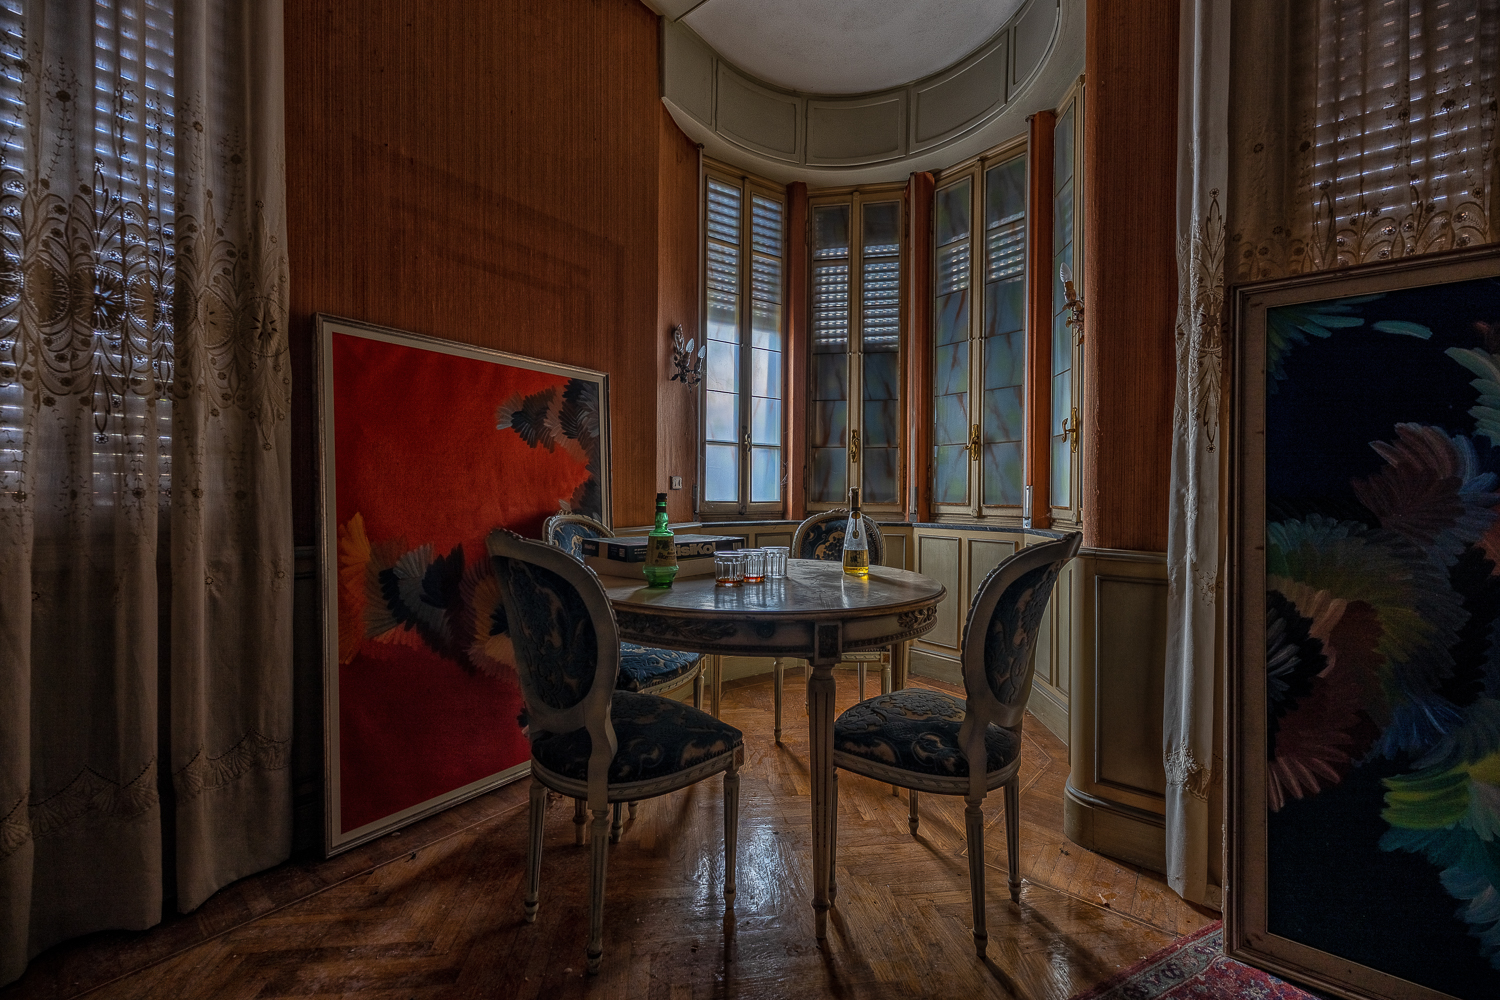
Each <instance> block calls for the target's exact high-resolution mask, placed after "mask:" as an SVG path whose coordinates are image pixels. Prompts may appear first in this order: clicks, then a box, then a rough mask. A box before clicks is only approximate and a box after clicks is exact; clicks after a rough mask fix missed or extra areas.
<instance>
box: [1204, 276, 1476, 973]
mask: <svg viewBox="0 0 1500 1000" xmlns="http://www.w3.org/2000/svg"><path fill="white" fill-rule="evenodd" d="M1235 309H1236V341H1237V347H1236V377H1235V386H1236V389H1235V392H1236V399H1235V407H1234V410H1235V427H1234V434H1235V436H1234V442H1235V444H1234V455H1233V479H1234V484H1233V485H1234V489H1233V505H1234V509H1233V518H1232V523H1233V529H1232V530H1233V537H1232V540H1231V546H1232V554H1233V560H1234V563H1233V565H1234V569H1233V577H1232V578H1233V583H1232V587H1233V593H1232V601H1233V604H1232V608H1233V612H1232V616H1231V621H1232V632H1231V657H1230V662H1231V676H1230V684H1229V691H1230V700H1231V705H1230V712H1229V723H1230V737H1229V738H1230V752H1231V755H1232V757H1231V767H1230V771H1229V773H1230V781H1231V788H1230V795H1229V799H1230V810H1231V816H1230V840H1229V866H1230V881H1229V887H1230V893H1229V896H1228V900H1227V902H1228V909H1227V910H1226V913H1225V920H1226V935H1225V947H1226V951H1227V952H1228V953H1229V954H1231V955H1233V956H1234V957H1235V958H1238V959H1240V960H1242V961H1245V962H1247V963H1250V964H1253V965H1258V966H1261V967H1263V968H1266V969H1270V970H1272V971H1274V972H1277V973H1279V974H1282V975H1284V976H1286V977H1288V978H1290V979H1294V980H1298V981H1300V982H1303V983H1306V984H1308V985H1310V986H1312V987H1314V988H1317V989H1321V990H1324V991H1326V992H1329V993H1332V994H1337V995H1339V996H1345V997H1355V998H1367V997H1382V998H1385V997H1389V998H1396V997H1401V998H1438V997H1458V998H1463V1000H1481V998H1493V997H1500V516H1497V515H1500V251H1497V250H1496V249H1484V250H1479V251H1464V252H1460V253H1454V254H1444V255H1440V256H1433V257H1431V258H1423V259H1419V260H1413V261H1405V262H1401V263H1398V264H1388V265H1377V266H1372V267H1368V268H1364V267H1362V268H1352V269H1348V270H1343V271H1336V272H1332V273H1324V274H1318V275H1314V276H1308V277H1303V278H1297V279H1290V280H1286V281H1280V282H1276V283H1267V284H1260V285H1254V286H1245V287H1242V288H1241V289H1239V290H1238V291H1237V294H1236V303H1235Z"/></svg>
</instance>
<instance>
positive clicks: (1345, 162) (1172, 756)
mask: <svg viewBox="0 0 1500 1000" xmlns="http://www.w3.org/2000/svg"><path fill="white" fill-rule="evenodd" d="M1181 37H1182V53H1181V58H1182V76H1181V80H1182V84H1181V86H1182V94H1181V108H1180V115H1179V122H1178V130H1179V135H1180V136H1181V152H1180V155H1179V171H1178V203H1179V208H1178V235H1179V243H1178V261H1179V273H1180V278H1179V289H1178V300H1179V316H1178V324H1177V405H1176V412H1175V415H1174V418H1173V440H1172V449H1173V451H1172V455H1173V459H1172V507H1171V509H1170V510H1169V512H1168V522H1169V534H1168V547H1167V559H1168V574H1169V598H1168V652H1167V664H1166V704H1165V718H1164V722H1165V732H1164V746H1163V753H1164V763H1165V766H1166V773H1167V799H1166V802H1167V869H1168V871H1167V875H1168V880H1169V881H1170V883H1171V885H1172V887H1173V888H1174V889H1176V890H1177V891H1178V892H1179V893H1181V894H1182V895H1183V896H1184V897H1186V898H1187V899H1190V900H1193V901H1195V902H1200V903H1210V904H1216V897H1217V886H1216V885H1215V884H1214V876H1215V873H1216V870H1217V869H1218V864H1217V861H1218V858H1219V857H1220V856H1221V851H1222V846H1223V837H1224V831H1223V828H1222V821H1221V817H1222V809H1221V808H1219V809H1216V808H1213V803H1214V802H1215V801H1217V800H1218V797H1219V796H1220V795H1221V794H1222V775H1221V773H1220V772H1221V770H1222V768H1221V765H1220V760H1219V756H1218V754H1217V752H1216V750H1217V747H1218V746H1219V743H1220V740H1221V738H1222V736H1221V733H1222V719H1220V718H1219V715H1220V713H1219V712H1218V710H1217V709H1218V706H1220V705H1221V704H1222V680H1223V672H1222V666H1223V662H1222V657H1223V635H1224V633H1223V630H1224V625H1225V619H1224V612H1225V610H1226V609H1225V608H1224V607H1223V603H1222V601H1221V600H1220V596H1221V595H1222V593H1223V565H1224V541H1225V529H1226V527H1227V520H1226V507H1225V501H1226V499H1227V498H1226V496H1225V495H1224V492H1223V490H1222V486H1223V484H1224V482H1225V480H1226V472H1227V460H1226V456H1225V455H1224V454H1223V449H1222V448H1221V447H1220V445H1221V443H1222V433H1221V427H1222V426H1223V424H1222V416H1223V409H1224V406H1225V404H1226V401H1225V399H1224V396H1223V394H1222V393H1221V391H1220V384H1221V378H1222V372H1223V371H1224V361H1225V354H1226V350H1225V349H1226V346H1227V345H1226V344H1225V341H1224V337H1223V330H1224V329H1225V323H1227V322H1230V321H1231V320H1232V317H1229V316H1227V315H1226V314H1225V309H1226V306H1227V303H1228V297H1227V296H1226V293H1225V288H1226V282H1227V283H1229V284H1231V285H1232V284H1234V283H1238V282H1246V281H1258V280H1262V279H1267V278H1277V277H1285V276H1287V275H1292V274H1300V273H1304V272H1310V271H1319V270H1324V269H1329V268H1335V267H1347V266H1350V265H1354V264H1363V263H1366V262H1370V261H1384V260H1391V259H1397V258H1401V257H1408V256H1415V255H1419V254H1426V253H1433V252H1437V251H1440V250H1448V249H1454V248H1459V247H1466V246H1475V245H1478V244H1482V243H1487V242H1490V241H1491V240H1492V239H1493V238H1494V232H1493V230H1492V228H1491V222H1490V220H1491V219H1494V218H1495V216H1496V212H1497V209H1500V206H1497V204H1496V198H1497V196H1500V178H1497V166H1496V163H1497V161H1496V150H1495V119H1496V96H1497V87H1496V83H1497V79H1496V78H1497V75H1500V0H1279V2H1265V0H1254V2H1251V0H1183V4H1182V34H1181Z"/></svg>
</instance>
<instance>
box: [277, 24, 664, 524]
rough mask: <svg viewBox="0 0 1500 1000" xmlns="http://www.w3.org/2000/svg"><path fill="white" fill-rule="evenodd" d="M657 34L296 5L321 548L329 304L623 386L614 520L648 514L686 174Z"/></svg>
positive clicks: (309, 416) (293, 200) (294, 86)
mask: <svg viewBox="0 0 1500 1000" xmlns="http://www.w3.org/2000/svg"><path fill="white" fill-rule="evenodd" d="M657 39H658V36H657V18H656V16H655V15H653V14H652V13H651V11H650V10H648V9H647V8H646V7H645V6H644V5H642V4H640V3H638V2H636V0H556V2H553V3H546V4H540V3H532V4H517V3H506V4H495V3H492V2H489V0H452V2H450V3H448V4H445V5H444V7H443V16H441V17H434V16H432V12H431V11H430V9H429V8H428V7H426V6H425V5H423V4H420V3H417V2H415V0H369V2H366V3H362V4H358V5H345V4H334V3H309V4H291V5H289V6H288V8H287V12H286V72H287V87H286V94H287V97H286V121H287V195H288V207H289V212H288V218H289V220H290V221H289V226H288V230H289V232H288V235H289V243H290V246H289V248H288V250H289V258H290V264H291V322H292V327H291V336H292V347H293V351H294V354H295V359H296V363H297V367H296V369H295V374H296V387H297V388H296V392H295V396H294V414H293V419H294V467H295V469H296V470H297V479H296V486H295V519H296V520H295V523H296V529H297V540H298V541H299V542H301V543H308V542H311V541H313V540H314V538H315V537H316V528H315V524H314V508H315V499H314V498H315V490H316V481H315V478H314V473H313V468H314V465H313V462H314V459H313V455H314V450H313V449H314V446H315V441H316V438H315V428H314V426H313V421H314V414H315V406H314V399H315V396H314V394H313V387H312V383H311V380H310V371H309V369H310V357H311V352H312V337H313V318H312V317H313V315H314V313H317V312H327V313H332V314H335V315H340V316H347V317H350V318H352V319H359V320H366V321H370V322H374V323H379V324H384V325H387V326H393V327H398V328H401V329H406V330H413V331H416V332H419V333H425V334H430V335H433V336H439V337H446V338H451V339H454V340H459V341H464V342H468V343H474V344H480V345H483V346H486V347H494V348H499V349H502V350H507V351H513V352H515V353H518V354H524V355H529V356H532V357H538V358H544V359H547V360H551V361H559V362H566V363H570V364H576V365H582V366H586V367H589V368H595V369H600V370H603V371H606V372H608V373H609V375H610V391H611V415H612V419H613V440H612V459H613V483H612V486H613V493H614V518H615V521H616V522H617V523H621V524H640V523H644V522H646V521H648V520H649V518H650V514H651V506H652V500H653V495H654V493H655V492H656V477H657V473H658V458H657V449H656V437H657V421H658V413H657V407H658V397H659V395H660V394H661V390H662V386H661V382H662V380H663V379H664V378H665V375H664V374H663V373H662V368H661V366H660V358H661V355H660V353H659V343H660V337H659V336H658V333H657V330H656V325H657V322H658V311H657V298H658V295H659V293H660V291H661V282H660V281H659V280H658V268H659V249H660V246H659V245H660V239H661V234H660V227H661V226H662V225H663V221H664V220H663V217H662V214H663V212H664V211H666V209H661V208H660V207H659V204H658V194H659V187H660V185H661V183H662V179H661V178H662V176H663V174H666V175H668V176H670V177H672V178H676V177H677V164H676V161H675V160H672V161H671V163H670V166H669V164H668V163H667V162H665V161H664V160H663V155H664V154H662V153H661V145H662V142H663V139H662V134H663V127H662V110H661V108H660V105H659V102H658V100H657V45H658V40H657ZM672 200H673V204H674V207H673V209H672V210H671V211H672V212H673V213H675V204H676V199H675V198H674V199H672ZM675 220H676V215H675V214H671V215H670V218H669V219H668V222H670V223H671V224H673V225H675V224H676V223H675ZM673 239H674V241H675V239H676V237H675V236H674V237H673ZM673 246H674V248H675V247H676V243H675V242H673ZM674 253H675V249H674ZM673 273H674V275H675V274H676V271H675V268H674V270H673ZM676 280H677V279H676V278H675V277H674V278H673V279H672V281H671V282H669V284H671V283H673V282H675V281H676ZM454 391H455V392H461V391H463V387H462V386H455V387H454ZM394 402H399V401H393V403H394Z"/></svg>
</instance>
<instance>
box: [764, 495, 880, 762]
mask: <svg viewBox="0 0 1500 1000" xmlns="http://www.w3.org/2000/svg"><path fill="white" fill-rule="evenodd" d="M862 517H863V518H864V522H865V538H867V539H869V545H870V565H871V566H881V565H884V564H885V539H884V538H883V537H881V534H880V528H879V526H878V525H876V523H875V522H874V521H872V520H870V517H869V515H868V514H865V515H862ZM848 524H849V511H848V510H843V509H840V510H825V511H821V512H819V513H817V514H813V515H812V516H811V517H809V518H807V519H806V520H805V521H803V522H802V523H801V524H799V525H797V531H796V533H795V534H793V535H792V550H791V557H792V558H793V559H824V560H829V561H834V562H838V561H842V560H843V558H844V529H845V528H846V527H847V526H848ZM843 662H845V663H854V664H855V665H856V667H857V669H858V670H859V698H860V700H861V701H863V700H864V697H865V665H866V664H868V663H879V664H880V693H881V694H886V693H889V691H890V690H891V654H890V652H889V651H888V650H880V651H878V652H876V651H874V650H872V651H870V652H868V653H845V654H844V658H843ZM772 674H773V675H774V687H775V703H776V723H775V727H774V736H773V738H774V739H775V741H776V742H777V743H780V742H781V702H782V697H781V691H782V684H783V681H784V679H785V677H786V664H785V662H784V661H783V658H782V657H779V656H778V657H776V661H775V663H774V664H773V665H772Z"/></svg>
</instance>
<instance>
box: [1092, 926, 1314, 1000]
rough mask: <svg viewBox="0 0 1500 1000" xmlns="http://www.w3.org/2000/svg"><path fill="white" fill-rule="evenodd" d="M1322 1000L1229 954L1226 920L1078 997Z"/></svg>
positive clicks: (1095, 999)
mask: <svg viewBox="0 0 1500 1000" xmlns="http://www.w3.org/2000/svg"><path fill="white" fill-rule="evenodd" d="M1221 997H1222V998H1224V1000H1241V998H1251V1000H1317V995H1316V994H1313V993H1308V992H1306V991H1305V990H1300V989H1298V988H1297V987H1295V986H1293V985H1291V984H1290V983H1284V982H1282V981H1281V980H1280V979H1277V978H1276V977H1275V976H1273V975H1271V974H1270V973H1269V972H1262V971H1261V970H1260V969H1252V968H1251V967H1250V966H1248V965H1244V964H1242V963H1240V962H1236V961H1235V960H1234V959H1232V958H1225V957H1224V924H1223V922H1222V921H1215V922H1214V923H1211V924H1209V925H1207V926H1206V927H1202V928H1199V929H1198V930H1197V931H1195V932H1194V933H1192V934H1189V935H1188V936H1187V937H1185V938H1179V939H1177V940H1176V941H1173V942H1172V943H1171V944H1169V945H1167V946H1166V947H1165V948H1163V949H1162V950H1161V951H1159V952H1157V953H1156V954H1155V955H1152V956H1150V957H1149V958H1143V959H1141V961H1139V962H1137V963H1135V964H1134V965H1132V966H1131V967H1130V968H1128V969H1126V970H1125V971H1123V972H1121V973H1118V974H1117V975H1115V976H1114V977H1112V978H1111V979H1109V980H1108V981H1106V982H1103V983H1100V984H1099V985H1098V986H1095V987H1094V988H1093V989H1091V990H1088V991H1087V992H1084V993H1080V994H1078V995H1077V996H1075V997H1074V998H1073V1000H1219V998H1221Z"/></svg>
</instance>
